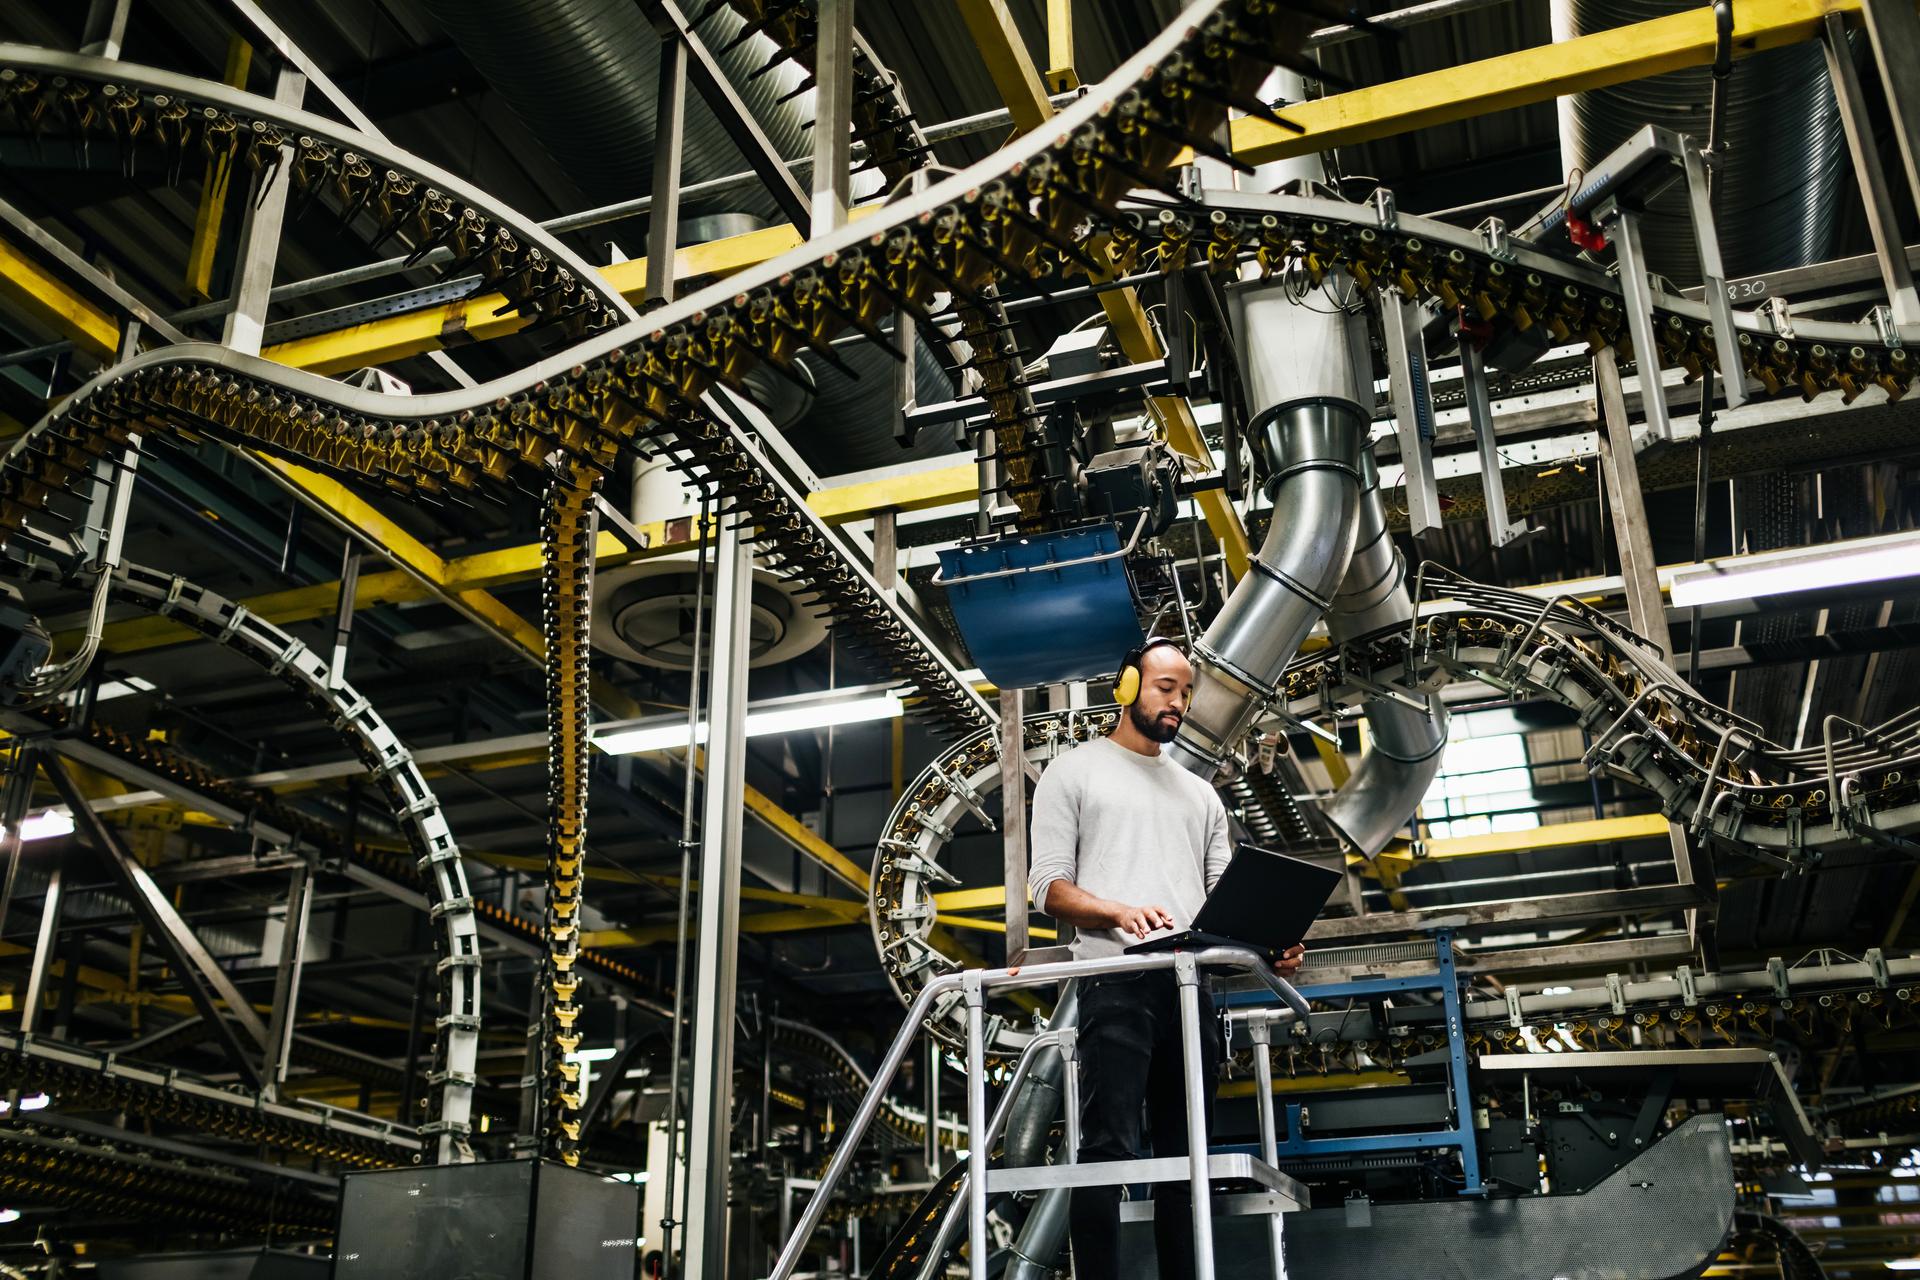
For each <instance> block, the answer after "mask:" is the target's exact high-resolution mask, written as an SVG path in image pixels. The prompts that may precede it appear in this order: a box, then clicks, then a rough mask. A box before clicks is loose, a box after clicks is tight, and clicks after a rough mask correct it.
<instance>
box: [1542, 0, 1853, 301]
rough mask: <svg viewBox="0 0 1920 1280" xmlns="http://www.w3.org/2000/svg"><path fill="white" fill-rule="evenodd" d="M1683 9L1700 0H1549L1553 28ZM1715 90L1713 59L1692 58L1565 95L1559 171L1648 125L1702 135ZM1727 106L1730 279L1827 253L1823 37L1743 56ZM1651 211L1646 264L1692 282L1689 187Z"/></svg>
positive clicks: (1834, 196)
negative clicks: (1699, 63) (1707, 63)
mask: <svg viewBox="0 0 1920 1280" xmlns="http://www.w3.org/2000/svg"><path fill="white" fill-rule="evenodd" d="M1687 12H1701V10H1700V7H1699V5H1698V4H1696V3H1693V2H1692V0H1553V10H1552V17H1553V38H1554V40H1555V41H1561V40H1568V39H1572V38H1574V37H1576V36H1584V35H1592V34H1594V33H1596V32H1600V31H1607V30H1611V29H1612V28H1615V27H1620V26H1625V25H1627V24H1629V23H1635V22H1645V21H1648V20H1649V19H1653V18H1663V17H1666V16H1668V15H1671V14H1676V13H1687ZM1712 97H1713V71H1712V68H1711V67H1687V68H1683V69H1681V70H1679V71H1670V72H1668V73H1667V74H1665V75H1659V76H1652V77H1649V78H1648V79H1645V80H1635V81H1633V82H1631V83H1629V84H1620V85H1613V86H1610V87H1608V88H1604V89H1590V90H1588V91H1587V92H1585V93H1578V94H1574V95H1573V96H1571V97H1567V98H1562V99H1560V101H1559V113H1560V157H1561V166H1562V169H1563V170H1564V171H1565V172H1567V173H1571V171H1572V170H1574V169H1576V168H1581V169H1584V168H1587V167H1589V166H1591V165H1593V164H1595V163H1597V162H1598V161H1600V160H1602V159H1604V158H1605V157H1606V155H1607V153H1608V152H1610V151H1612V150H1613V149H1614V148H1615V147H1618V146H1619V145H1620V144H1621V143H1623V142H1625V141H1626V140H1627V139H1628V138H1629V137H1630V136H1632V135H1633V133H1634V132H1635V131H1636V130H1638V129H1639V128H1640V127H1641V126H1643V125H1646V124H1649V123H1651V124H1656V125H1659V126H1661V127H1662V128H1665V129H1671V130H1673V131H1674V132H1676V133H1682V134H1688V135H1691V136H1692V137H1693V139H1694V140H1695V142H1696V143H1698V144H1700V145H1704V144H1705V143H1706V139H1707V122H1708V116H1709V104H1710V102H1711V101H1712ZM1722 111H1723V114H1722V120H1721V130H1722V133H1721V136H1722V143H1723V148H1724V150H1723V154H1722V156H1721V159H1720V162H1719V163H1718V165H1717V166H1716V167H1715V171H1714V178H1713V207H1714V215H1715V216H1714V223H1715V226H1716V227H1717V229H1718V231H1719V235H1720V252H1721V255H1722V257H1723V258H1724V260H1725V264H1726V273H1727V276H1728V278H1729V279H1733V278H1737V277H1740V276H1748V275H1756V274H1759V273H1760V272H1764V271H1778V270H1781V269H1783V268H1786V267H1801V266H1806V265H1808V264H1810V263H1815V262H1823V261H1825V260H1826V259H1828V258H1830V257H1832V256H1833V251H1834V219H1835V215H1836V211H1837V209H1838V208H1839V202H1840V198H1841V191H1840V185H1841V181H1842V176H1843V174H1844V172H1845V168H1846V165H1847V140H1846V135H1845V134H1844V132H1843V131H1842V128H1841V124H1840V111H1839V108H1838V107H1837V106H1836V105H1835V104H1834V100H1833V85H1832V82H1831V81H1830V80H1829V79H1828V77H1827V67H1826V57H1825V54H1824V53H1823V52H1822V49H1821V45H1820V43H1819V42H1818V41H1814V40H1809V41H1805V42H1803V43H1801V44H1796V45H1792V46H1789V47H1786V48H1781V49H1770V50H1767V51H1766V52H1763V53H1756V54H1754V55H1752V56H1751V57H1747V58H1743V59H1741V60H1740V61H1739V62H1738V63H1736V64H1735V65H1734V69H1733V74H1732V77H1731V78H1730V79H1729V80H1728V81H1727V85H1726V95H1725V106H1724V107H1723V108H1722ZM1652 212H1653V215H1654V216H1652V217H1648V218H1644V219H1642V221H1641V227H1642V230H1643V232H1644V239H1645V241H1646V246H1647V257H1648V260H1649V262H1650V264H1651V266H1652V269H1653V270H1654V271H1656V272H1658V273H1659V274H1661V275H1664V276H1666V277H1667V278H1668V279H1670V280H1672V281H1673V282H1674V283H1675V284H1676V285H1680V286H1682V287H1687V286H1692V285H1697V284H1699V283H1700V261H1699V258H1698V256H1697V254H1696V251H1695V249H1694V240H1693V232H1692V222H1691V220H1690V218H1689V217H1688V216H1687V208H1686V192H1685V189H1684V188H1683V187H1678V186H1676V187H1674V188H1673V189H1671V190H1669V191H1668V192H1667V193H1666V194H1665V195H1664V196H1662V197H1661V198H1660V199H1659V200H1656V201H1655V202H1654V204H1653V209H1652Z"/></svg>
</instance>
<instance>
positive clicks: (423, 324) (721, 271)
mask: <svg viewBox="0 0 1920 1280" xmlns="http://www.w3.org/2000/svg"><path fill="white" fill-rule="evenodd" d="M879 208H880V206H879V205H863V206H861V207H860V208H857V209H854V210H852V211H851V212H850V213H849V214H848V216H849V217H851V218H864V217H867V216H869V215H870V214H872V213H874V212H875V211H876V210H878V209H879ZM802 239H803V237H802V236H801V235H800V233H799V232H798V231H795V230H794V229H793V227H791V226H787V225H783V226H778V227H765V228H762V229H761V230H759V231H749V232H747V233H745V234H744V235H737V236H728V237H726V238H725V239H722V240H712V241H708V242H707V243H705V244H696V245H689V246H687V247H686V248H684V249H682V250H680V251H679V252H678V253H676V254H674V279H676V280H682V281H684V280H692V279H696V278H699V277H703V276H728V275H732V274H733V273H734V272H736V271H744V270H745V269H746V268H748V267H755V266H758V265H760V264H761V263H763V262H766V261H769V260H771V259H773V258H777V257H779V256H780V255H781V254H783V253H785V252H787V251H788V250H789V249H792V248H794V247H795V246H797V245H799V244H800V243H801V241H802ZM600 274H601V276H602V277H604V278H605V280H606V282H607V283H608V284H609V285H611V286H612V287H613V288H614V289H615V290H617V291H618V292H619V293H620V294H622V295H623V296H625V297H627V298H630V299H633V300H635V301H639V300H641V299H643V298H644V297H645V296H646V290H647V260H646V259H645V258H630V259H628V260H627V261H625V262H616V263H614V264H613V265H612V266H609V267H604V268H602V269H601V272H600ZM528 323H529V319H528V317H526V316H523V315H521V314H520V313H519V312H518V311H516V310H514V309H513V308H512V307H511V306H510V305H509V304H508V302H507V300H506V298H505V297H503V296H502V295H500V294H498V293H488V294H482V295H478V296H476V297H471V298H462V299H461V300H459V301H457V302H448V303H444V304H442V305H440V306H437V307H427V308H425V309H423V310H420V311H410V312H408V313H407V314H405V315H399V316H390V317H388V318H386V319H384V320H369V321H367V322H366V323H365V324H356V325H350V326H348V327H347V328H345V329H334V330H331V331H329V332H326V333H315V334H309V335H307V336H306V337H303V338H294V339H292V340H290V341H287V342H279V343H275V344H274V345H273V346H270V347H268V348H266V349H265V350H264V351H262V352H261V353H260V354H261V355H263V356H265V357H266V358H267V359H269V360H278V361H279V362H280V363H281V364H285V365H291V366H293V367H294V368H296V369H307V370H310V371H311V372H314V373H345V372H348V371H350V370H353V369H360V368H364V367H366V366H367V365H378V364H388V363H391V362H392V361H395V360H403V359H405V358H406V357H408V356H417V355H421V354H423V353H424V352H428V351H438V350H440V349H442V348H443V347H446V346H449V345H451V344H453V343H456V342H484V341H487V340H488V339H491V338H503V337H505V336H507V335H508V334H510V333H518V332H519V331H520V330H522V329H524V328H526V327H527V325H528Z"/></svg>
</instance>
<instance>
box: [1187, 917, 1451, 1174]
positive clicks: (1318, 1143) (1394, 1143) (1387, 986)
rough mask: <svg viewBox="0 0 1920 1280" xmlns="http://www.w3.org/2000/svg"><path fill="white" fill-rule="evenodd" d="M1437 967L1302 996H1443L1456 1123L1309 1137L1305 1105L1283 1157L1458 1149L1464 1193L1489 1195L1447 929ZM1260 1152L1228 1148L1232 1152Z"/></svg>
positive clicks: (1231, 999) (1258, 997)
mask: <svg viewBox="0 0 1920 1280" xmlns="http://www.w3.org/2000/svg"><path fill="white" fill-rule="evenodd" d="M1433 943H1434V951H1435V953H1436V959H1437V961H1438V967H1437V969H1436V971H1435V972H1433V973H1431V974H1421V975H1420V976H1418V977H1412V978H1363V979H1360V980H1358V981H1354V982H1334V983H1328V984H1327V985H1325V986H1318V987H1301V988H1300V994H1301V995H1303V996H1305V997H1306V998H1307V999H1308V1000H1312V1001H1328V1000H1355V999H1359V998H1361V997H1364V996H1385V995H1394V994H1396V993H1399V992H1402V991H1438V992H1439V993H1440V999H1441V1001H1442V1003H1443V1004H1444V1006H1445V1008H1446V1015H1447V1092H1448V1096H1449V1101H1450V1102H1451V1103H1452V1109H1453V1123H1452V1124H1451V1125H1449V1126H1448V1127H1447V1128H1444V1129H1431V1130H1426V1131H1424V1132H1419V1133H1383V1134H1373V1135H1366V1136H1362V1137H1346V1138H1309V1137H1307V1136H1306V1135H1305V1134H1304V1132H1303V1127H1302V1124H1301V1119H1300V1112H1301V1104H1300V1103H1297V1102H1290V1103H1288V1104H1287V1106H1286V1111H1285V1116H1286V1119H1285V1123H1284V1124H1283V1125H1282V1126H1281V1128H1280V1133H1279V1145H1278V1148H1277V1150H1278V1153H1279V1155H1281V1156H1282V1157H1285V1156H1324V1155H1351V1154H1353V1153H1355V1152H1364V1151H1420V1150H1431V1149H1435V1148H1443V1147H1458V1148H1459V1150H1460V1165H1461V1171H1462V1174H1463V1175H1464V1185H1463V1186H1462V1187H1461V1190H1460V1194H1461V1195H1466V1196H1478V1195H1485V1194H1486V1187H1485V1185H1484V1183H1483V1182H1482V1180H1481V1177H1480V1143H1479V1138H1478V1136H1477V1135H1476V1133H1475V1132H1474V1127H1473V1118H1474V1115H1473V1094H1472V1092H1471V1091H1470V1089H1469V1086H1468V1083H1467V1036H1466V1024H1465V1022H1464V1020H1463V1019H1462V1016H1461V1009H1460V977H1459V974H1458V973H1457V972H1456V971H1455V969H1454V964H1453V932H1452V931H1451V930H1448V929H1442V930H1440V931H1438V932H1437V933H1435V934H1434V938H1433ZM1223 1003H1224V1004H1227V1005H1230V1006H1241V1007H1245V1006H1248V1005H1260V1004H1268V1003H1271V999H1270V997H1268V996H1267V995H1266V994H1265V993H1264V992H1251V991H1249V992H1238V993H1234V994H1231V995H1228V996H1226V997H1225V998H1224V1000H1223ZM1242 1149H1244V1150H1254V1151H1257V1148H1253V1147H1247V1148H1237V1147H1236V1148H1228V1150H1242Z"/></svg>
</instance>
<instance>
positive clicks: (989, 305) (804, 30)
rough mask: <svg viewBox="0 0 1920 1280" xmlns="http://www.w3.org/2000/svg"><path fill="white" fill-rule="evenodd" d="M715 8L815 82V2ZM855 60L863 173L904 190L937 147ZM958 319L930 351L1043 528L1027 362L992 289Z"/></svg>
mask: <svg viewBox="0 0 1920 1280" xmlns="http://www.w3.org/2000/svg"><path fill="white" fill-rule="evenodd" d="M714 4H715V5H722V4H730V5H731V6H732V8H733V9H734V10H735V11H736V12H737V13H739V14H740V16H741V17H743V18H745V19H746V20H747V26H746V27H745V28H744V29H743V35H744V34H745V33H747V32H754V31H764V32H765V33H766V34H767V36H768V37H770V38H771V39H772V40H773V42H774V45H775V47H777V48H778V49H779V50H780V51H781V53H782V54H784V55H785V56H786V57H787V58H790V59H792V60H793V61H794V62H796V63H798V64H799V65H800V66H802V67H803V68H805V69H806V71H807V73H808V76H809V80H808V83H812V80H811V77H812V75H813V71H814V59H815V53H816V48H817V36H818V31H819V13H818V10H817V8H816V6H815V5H814V4H813V3H812V2H811V0H714ZM703 16H704V15H703ZM852 52H853V56H852V62H851V65H852V74H853V98H852V101H853V113H852V115H853V119H852V124H853V138H854V141H855V142H857V143H859V144H861V145H863V146H864V147H865V148H866V161H865V163H864V164H863V165H862V168H872V169H877V170H878V171H879V172H880V173H881V174H883V175H884V176H885V177H886V179H887V181H888V182H889V183H891V184H893V185H894V187H895V189H898V188H899V187H900V185H901V184H902V183H905V182H906V181H907V180H908V179H909V178H911V177H912V176H913V175H915V174H916V173H923V172H924V171H925V170H927V169H928V168H929V167H930V166H931V165H932V164H933V159H934V156H933V144H932V143H930V142H929V141H927V138H926V135H925V134H924V133H922V132H921V130H920V126H919V124H918V123H917V122H916V121H915V119H914V115H913V111H912V109H911V108H910V107H909V106H908V105H907V99H906V93H905V91H904V89H903V88H902V87H901V84H900V78H899V77H898V76H896V75H894V74H893V73H892V72H890V71H888V70H886V69H885V68H884V67H881V66H880V65H879V64H878V63H877V62H876V61H875V60H874V58H873V57H872V56H871V53H870V51H869V50H868V49H867V47H866V46H865V44H864V43H863V42H861V41H859V40H858V39H856V40H855V43H854V49H853V51H852ZM855 172H859V170H855ZM1016 274H1018V273H1016ZM954 312H955V316H956V319H957V321H958V328H959V336H960V339H961V341H960V342H958V343H952V344H949V343H947V342H938V341H936V342H932V343H930V344H929V348H930V349H931V350H932V351H934V352H935V353H937V354H940V355H942V356H943V357H945V358H948V359H952V360H955V361H957V363H955V364H953V365H950V366H949V369H948V372H949V374H950V375H951V376H952V377H953V378H954V380H955V386H956V390H958V389H960V388H961V386H962V384H966V383H969V382H971V383H972V384H977V385H972V386H967V387H966V390H968V391H976V390H977V391H978V392H979V393H980V394H982V395H983V396H984V398H985V400H986V405H987V410H988V413H989V414H990V415H991V419H992V422H991V430H992V431H993V435H994V444H993V455H994V457H995V458H996V459H997V460H998V465H999V466H1000V467H1001V468H1002V471H1003V476H1002V490H1003V492H1004V493H1005V494H1006V496H1007V497H1008V498H1010V499H1012V500H1013V502H1014V504H1015V505H1016V506H1017V507H1018V508H1019V509H1020V517H1021V525H1022V527H1023V528H1027V529H1034V528H1040V527H1043V526H1044V525H1045V523H1046V518H1047V516H1048V514H1049V513H1050V512H1051V510H1052V490H1051V488H1050V487H1049V486H1048V484H1047V483H1045V481H1044V472H1045V465H1046V459H1045V456H1044V452H1043V451H1044V449H1045V446H1046V444H1047V443H1048V441H1047V440H1046V437H1047V435H1048V429H1047V426H1046V422H1045V419H1044V417H1043V415H1042V414H1041V413H1040V411H1039V409H1038V408H1037V407H1036V406H1035V404H1034V401H1033V393H1032V392H1031V391H1030V390H1029V389H1028V383H1027V375H1026V366H1025V355H1024V353H1023V352H1022V351H1021V350H1020V347H1019V344H1018V342H1017V341H1016V340H1015V338H1014V334H1013V322H1012V321H1011V320H1010V319H1009V318H1008V316H1007V310H1006V307H1005V305H1004V304H1002V302H1001V301H1000V297H999V291H998V289H997V288H994V287H992V286H989V287H987V288H984V289H982V290H980V291H979V292H978V294H976V295H975V296H974V297H972V298H968V297H965V296H957V297H956V298H955V299H954ZM895 332H896V333H898V332H900V330H898V329H896V330H895ZM928 336H929V337H932V336H933V335H932V334H929V335H928ZM894 354H895V355H896V356H898V357H900V358H902V359H905V360H912V359H913V358H914V353H913V352H912V351H909V350H903V349H900V348H898V347H895V348H894Z"/></svg>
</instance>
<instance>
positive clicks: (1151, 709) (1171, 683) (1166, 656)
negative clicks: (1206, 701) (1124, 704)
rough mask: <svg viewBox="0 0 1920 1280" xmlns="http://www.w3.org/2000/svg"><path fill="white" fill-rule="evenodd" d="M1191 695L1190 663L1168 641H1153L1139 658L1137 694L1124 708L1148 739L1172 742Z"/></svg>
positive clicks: (1178, 729) (1191, 674)
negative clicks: (1149, 647)
mask: <svg viewBox="0 0 1920 1280" xmlns="http://www.w3.org/2000/svg"><path fill="white" fill-rule="evenodd" d="M1192 699H1193V664H1192V663H1190V662H1188V661H1187V655H1186V654H1184V653H1181V652H1180V651H1179V650H1178V649H1176V648H1174V647H1173V646H1172V645H1170V644H1162V645H1155V646H1154V647H1153V648H1151V649H1149V650H1147V654H1146V656H1145V657H1144V658H1142V659H1141V660H1140V696H1139V697H1138V698H1135V699H1134V700H1133V704H1132V705H1131V706H1129V707H1128V708H1127V716H1128V718H1129V719H1130V720H1132V721H1133V727H1134V728H1136V729H1138V730H1139V731H1140V734H1141V736H1142V737H1144V738H1146V739H1147V740H1148V741H1150V742H1158V743H1161V744H1162V745H1164V744H1166V743H1169V742H1172V741H1173V739H1174V736H1175V735H1176V734H1178V733H1179V732H1180V721H1181V719H1182V718H1183V717H1185V715H1186V714H1187V704H1188V703H1189V702H1190V701H1192Z"/></svg>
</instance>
